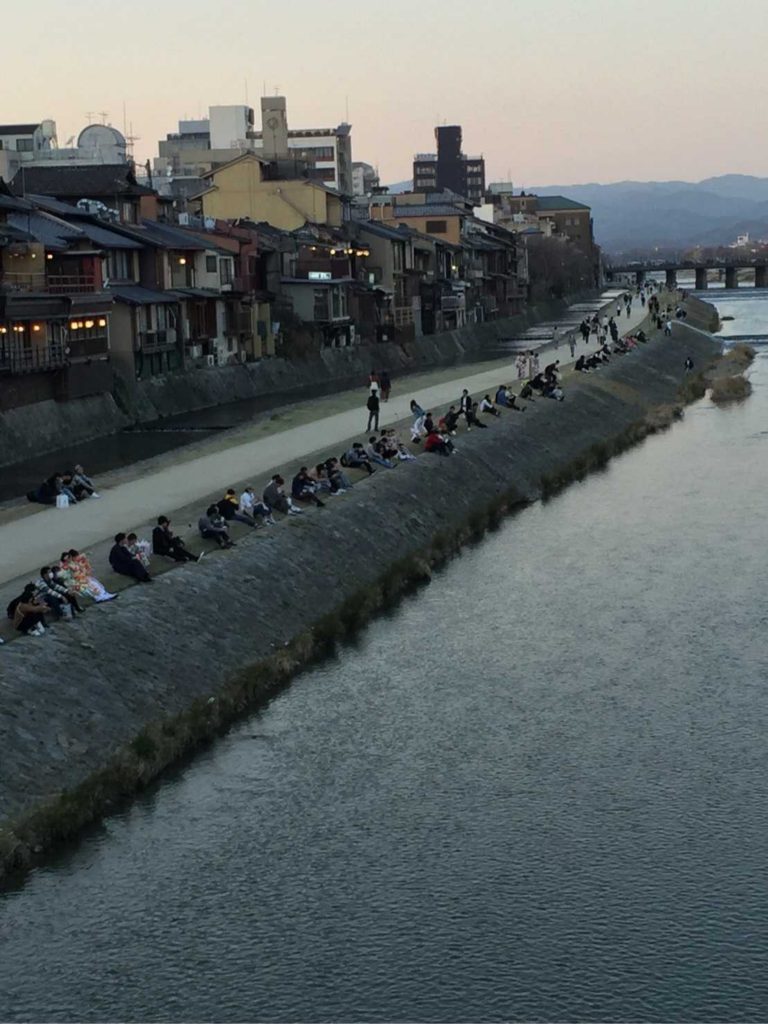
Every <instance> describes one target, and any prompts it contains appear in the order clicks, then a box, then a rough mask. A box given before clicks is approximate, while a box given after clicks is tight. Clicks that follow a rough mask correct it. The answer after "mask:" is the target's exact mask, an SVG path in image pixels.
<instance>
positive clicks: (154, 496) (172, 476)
mask: <svg viewBox="0 0 768 1024" xmlns="http://www.w3.org/2000/svg"><path fill="white" fill-rule="evenodd" d="M611 306H613V303H611ZM604 309H605V310H606V312H615V310H614V309H610V310H609V309H608V307H604ZM645 315H646V310H645V309H644V308H642V307H641V306H640V303H639V301H638V300H635V303H634V306H633V311H632V315H631V316H630V317H629V318H627V317H626V316H625V315H622V316H621V317H620V318H619V320H618V323H619V328H620V330H621V332H622V333H628V332H629V331H631V330H633V329H635V328H636V327H637V325H638V324H639V323H640V322H641V321H642V320H643V319H644V317H645ZM594 347H596V346H595V344H594V343H593V344H592V345H591V346H590V349H593V348H594ZM551 348H552V346H549V349H551ZM578 351H579V353H581V352H584V351H586V349H585V348H584V346H583V344H581V342H580V344H579V349H578ZM553 354H554V357H555V358H558V359H560V361H561V364H562V365H563V366H566V365H568V364H569V363H570V362H571V359H570V354H569V352H568V346H567V344H566V343H565V341H564V337H563V338H561V340H560V343H559V348H558V349H557V351H556V353H553ZM545 361H546V360H542V366H543V365H544V363H545ZM482 366H483V364H482V363H481V364H474V365H469V366H467V365H465V366H456V367H454V368H452V370H453V371H455V373H454V375H453V376H452V378H451V379H449V380H445V379H442V380H441V382H440V383H438V384H435V385H433V386H427V387H424V386H422V387H420V388H419V390H418V392H416V393H413V392H411V391H410V390H409V391H408V392H407V393H406V394H404V395H403V396H402V397H397V398H393V399H391V400H390V401H389V402H388V403H386V404H385V403H382V415H381V422H380V425H381V426H382V427H383V426H391V425H393V424H396V423H400V422H403V421H404V420H407V419H408V418H409V417H410V409H409V402H410V399H411V397H415V398H416V399H417V400H418V401H419V402H420V404H421V405H422V406H423V407H424V408H425V409H426V408H434V409H438V408H440V409H442V408H444V407H445V406H447V405H449V404H451V403H456V404H458V400H459V396H460V394H461V389H462V388H467V389H468V390H469V391H470V393H472V394H473V395H478V394H484V393H485V392H494V391H495V390H496V388H497V387H498V385H499V384H501V383H513V382H514V381H515V379H516V371H515V367H514V363H509V364H506V365H504V366H499V365H498V364H494V368H493V369H481V367H482ZM440 375H441V376H442V377H443V378H444V377H445V369H444V368H443V370H442V371H441V374H440ZM350 395H351V400H355V401H356V407H355V408H353V409H349V410H347V411H344V412H339V413H335V414H334V415H331V416H326V417H325V418H322V419H318V420H315V421H314V422H309V423H305V424H302V425H301V426H296V427H293V428H290V429H287V430H282V431H279V432H278V433H274V434H272V435H271V436H265V437H261V438H258V439H256V440H248V441H245V442H241V443H234V444H232V446H231V447H227V448H225V449H223V450H217V451H213V452H210V453H203V454H200V455H198V456H197V457H196V458H193V459H191V460H185V461H179V462H178V463H176V464H173V463H172V464H170V465H165V466H164V467H163V468H161V469H155V470H154V471H152V470H151V469H150V471H148V472H146V473H144V474H143V475H141V476H137V477H136V478H135V479H133V480H130V481H129V482H125V483H121V484H119V485H117V486H115V487H111V488H108V489H107V490H106V491H102V498H101V499H100V500H98V501H96V500H91V501H87V502H83V503H82V504H80V505H76V506H75V507H73V508H70V509H66V510H57V509H50V508H41V509H40V510H39V511H35V512H34V513H33V514H25V515H23V516H20V517H19V518H17V519H14V520H12V521H6V522H5V523H4V524H3V525H2V527H0V545H1V547H0V550H2V559H1V560H0V561H1V563H2V564H1V565H0V585H2V584H7V583H9V582H10V581H13V580H16V579H18V578H20V577H25V576H26V577H29V576H31V574H32V573H33V572H34V573H36V571H37V569H39V567H40V566H41V565H44V564H46V563H47V562H49V561H50V560H51V559H52V558H56V557H57V556H58V554H59V552H61V551H64V550H66V549H69V548H77V549H80V550H85V549H89V548H92V547H93V546H94V545H95V544H99V543H103V542H105V541H106V540H107V539H108V538H111V537H112V536H113V535H114V533H115V532H116V531H117V530H119V529H123V530H129V529H136V528H138V527H139V525H140V524H145V523H150V522H152V521H153V517H155V516H156V515H157V514H158V512H159V511H161V512H164V513H166V514H169V515H171V516H172V515H173V510H180V509H185V506H190V505H192V504H194V503H195V502H197V501H200V502H202V500H203V499H205V498H206V497H207V496H209V495H211V494H213V493H215V492H221V493H223V492H224V489H225V488H226V487H229V486H236V485H237V483H238V482H239V481H245V480H252V481H253V482H254V485H255V486H256V487H257V488H258V489H261V488H262V487H263V485H264V483H265V482H266V481H267V480H268V479H269V477H270V475H271V474H272V473H273V472H276V471H277V470H276V468H275V467H281V466H282V467H285V470H284V475H285V476H286V478H288V476H289V475H292V469H291V468H289V467H294V466H295V467H296V468H298V466H299V465H300V464H301V461H302V460H303V459H305V458H307V456H308V454H309V453H313V452H318V451H325V452H327V453H328V454H339V453H340V452H341V451H342V450H343V449H344V447H345V446H346V445H347V443H348V442H350V441H351V440H352V439H360V438H361V437H362V436H363V434H364V429H363V428H364V427H365V423H366V412H365V408H364V405H365V395H364V393H361V392H355V393H350ZM26 511H27V510H26V509H25V512H26ZM94 568H95V569H96V570H97V574H98V573H99V569H100V568H101V566H99V565H95V566H94Z"/></svg>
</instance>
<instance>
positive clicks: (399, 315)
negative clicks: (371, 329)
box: [392, 306, 415, 327]
mask: <svg viewBox="0 0 768 1024" xmlns="http://www.w3.org/2000/svg"><path fill="white" fill-rule="evenodd" d="M414 320H415V317H414V315H413V308H412V307H411V306H395V308H394V309H393V310H392V323H393V324H394V325H395V327H405V326H407V325H408V324H412V323H414Z"/></svg>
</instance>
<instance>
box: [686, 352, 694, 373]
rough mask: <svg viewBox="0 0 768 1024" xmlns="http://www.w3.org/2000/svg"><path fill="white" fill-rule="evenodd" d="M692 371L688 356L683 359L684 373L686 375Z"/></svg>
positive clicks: (691, 362)
mask: <svg viewBox="0 0 768 1024" xmlns="http://www.w3.org/2000/svg"><path fill="white" fill-rule="evenodd" d="M692 369H693V360H692V359H691V357H690V356H686V359H685V372H686V373H690V372H691V370H692Z"/></svg>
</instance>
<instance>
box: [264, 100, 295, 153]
mask: <svg viewBox="0 0 768 1024" xmlns="http://www.w3.org/2000/svg"><path fill="white" fill-rule="evenodd" d="M261 131H262V138H263V141H264V145H263V147H262V154H263V155H264V156H265V157H266V158H267V159H268V160H282V159H284V158H285V157H287V156H288V118H287V116H286V113H285V96H262V97H261Z"/></svg>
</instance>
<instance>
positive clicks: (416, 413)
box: [411, 398, 426, 443]
mask: <svg viewBox="0 0 768 1024" xmlns="http://www.w3.org/2000/svg"><path fill="white" fill-rule="evenodd" d="M411 415H412V416H413V418H414V419H413V426H412V427H411V440H412V441H414V442H415V443H418V442H419V441H421V435H422V432H423V430H424V417H425V416H426V413H425V412H424V410H423V409H422V408H421V406H420V405H419V403H418V402H417V401H416V400H415V399H413V398H412V399H411Z"/></svg>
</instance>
